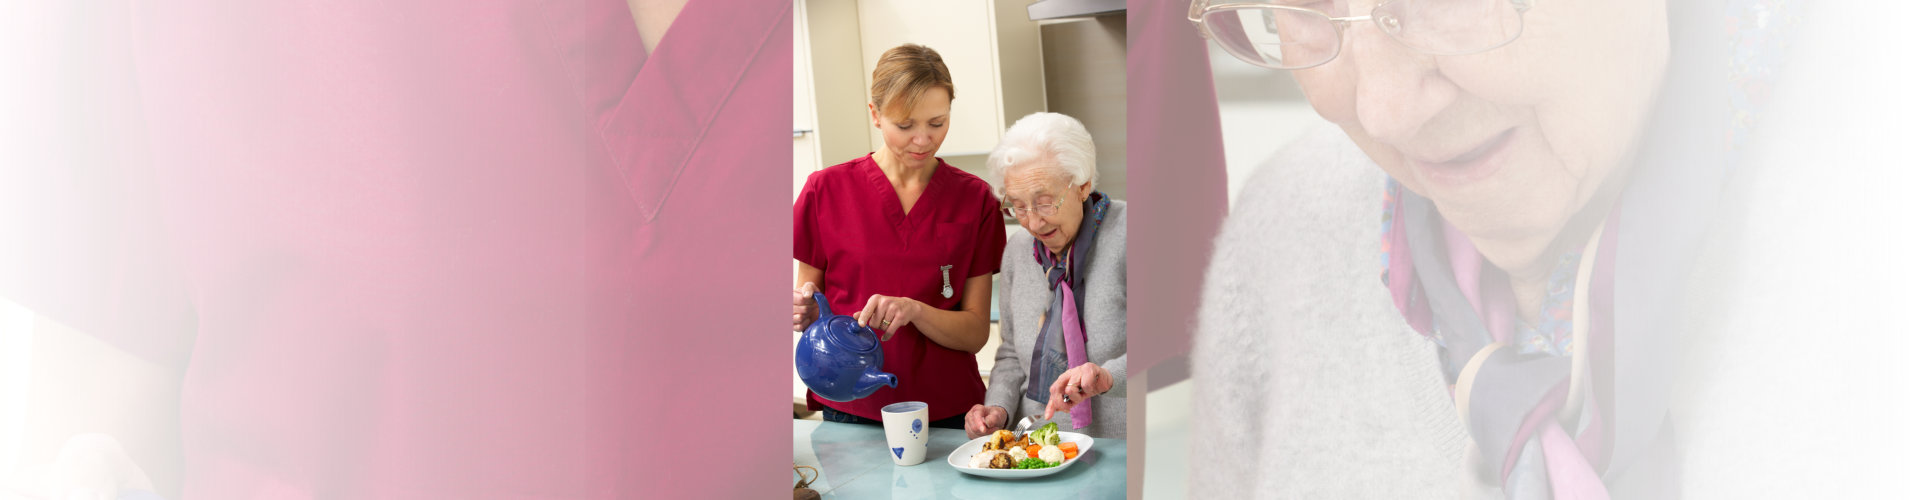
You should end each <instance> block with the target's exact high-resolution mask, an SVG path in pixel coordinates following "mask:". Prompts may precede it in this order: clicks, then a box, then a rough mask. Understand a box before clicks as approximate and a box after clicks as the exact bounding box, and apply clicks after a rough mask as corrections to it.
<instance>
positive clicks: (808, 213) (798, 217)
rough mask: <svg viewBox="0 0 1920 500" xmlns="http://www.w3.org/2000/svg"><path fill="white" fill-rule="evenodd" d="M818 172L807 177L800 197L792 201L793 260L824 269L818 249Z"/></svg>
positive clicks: (822, 256) (819, 174)
mask: <svg viewBox="0 0 1920 500" xmlns="http://www.w3.org/2000/svg"><path fill="white" fill-rule="evenodd" d="M820 176H821V173H820V172H814V173H813V174H812V175H809V176H807V184H806V185H805V186H804V187H801V188H800V197H799V198H798V199H796V200H794V201H793V258H794V260H798V261H800V262H804V263H806V264H807V265H809V266H813V267H814V268H815V269H826V268H827V263H826V259H825V257H826V256H825V255H824V253H825V252H823V251H822V250H821V248H820V234H819V230H820V228H819V225H818V224H816V223H815V221H816V220H818V218H819V213H820V208H819V206H818V203H816V201H815V199H816V198H818V193H819V182H820Z"/></svg>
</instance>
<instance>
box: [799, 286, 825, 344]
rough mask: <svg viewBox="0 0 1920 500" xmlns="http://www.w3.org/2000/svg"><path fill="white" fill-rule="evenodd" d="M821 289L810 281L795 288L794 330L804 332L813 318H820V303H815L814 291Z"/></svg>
mask: <svg viewBox="0 0 1920 500" xmlns="http://www.w3.org/2000/svg"><path fill="white" fill-rule="evenodd" d="M817 291H820V289H819V288H818V287H815V286H813V282H811V281H809V282H806V283H802V284H800V287H799V288H795V289H793V331H795V332H803V331H806V330H807V325H811V324H813V320H815V319H819V318H820V305H819V304H815V303H813V293H814V292H817Z"/></svg>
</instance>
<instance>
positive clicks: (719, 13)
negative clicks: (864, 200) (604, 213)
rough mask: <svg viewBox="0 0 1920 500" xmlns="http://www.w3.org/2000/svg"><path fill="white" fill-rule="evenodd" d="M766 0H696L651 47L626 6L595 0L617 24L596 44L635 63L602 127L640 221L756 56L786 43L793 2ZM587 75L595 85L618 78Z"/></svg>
mask: <svg viewBox="0 0 1920 500" xmlns="http://www.w3.org/2000/svg"><path fill="white" fill-rule="evenodd" d="M767 3H769V2H765V1H763V0H705V1H700V2H689V3H688V4H687V6H686V7H685V8H683V9H682V10H681V11H680V15H679V16H677V17H676V18H675V19H674V21H673V24H672V26H671V27H669V28H668V31H667V33H666V34H665V36H664V37H662V38H661V39H660V43H659V45H658V46H655V47H654V48H653V51H652V53H651V54H649V53H647V51H646V50H645V48H644V47H642V46H641V44H640V34H639V31H638V29H637V28H635V27H634V25H633V17H632V13H631V11H629V10H628V7H627V6H626V5H623V4H622V2H611V1H609V2H606V3H605V4H604V5H601V4H593V5H594V7H595V10H598V11H599V12H598V13H599V14H601V15H603V16H606V17H605V18H603V19H599V20H597V21H593V22H598V23H602V24H601V26H602V28H603V29H608V30H612V31H609V33H610V34H611V41H612V42H613V43H610V44H606V45H603V46H597V47H595V48H596V49H600V50H610V51H611V52H612V54H609V55H610V56H611V58H612V60H614V61H625V64H629V65H632V66H629V67H631V68H632V70H631V71H633V73H632V74H633V77H632V80H631V81H630V82H627V83H626V84H625V85H624V86H623V87H624V91H623V92H619V94H618V95H619V96H620V97H619V98H618V102H617V103H612V102H607V103H606V104H609V105H610V106H609V107H607V108H602V111H601V112H600V115H599V116H598V117H597V118H596V125H597V126H598V128H599V129H600V133H601V135H602V137H603V138H604V139H605V141H606V143H605V144H606V148H607V154H608V155H609V156H610V157H612V159H613V163H614V165H613V166H614V169H615V170H616V171H618V172H619V174H620V177H621V179H622V180H623V181H625V183H626V185H627V190H628V192H629V194H630V195H631V196H632V197H633V201H634V204H635V207H636V208H637V209H639V211H640V216H641V218H642V220H646V221H651V220H652V219H653V217H654V216H655V215H657V214H658V213H659V210H660V207H661V206H662V205H663V204H664V203H665V202H666V199H667V196H668V195H669V194H670V193H672V191H673V187H674V184H675V183H676V182H678V181H679V179H680V173H681V171H682V170H683V169H684V168H685V167H686V162H687V160H688V158H689V157H691V156H692V154H693V151H694V150H695V149H696V148H698V146H699V145H700V144H701V142H702V141H704V140H705V139H706V136H707V132H708V129H709V128H711V127H712V125H713V121H714V119H715V117H716V116H717V115H718V114H719V112H720V108H721V107H722V106H723V105H725V104H726V102H727V101H728V100H729V99H731V98H733V97H734V92H736V91H739V90H740V89H738V88H737V87H738V85H739V83H740V82H741V80H742V79H743V78H744V76H745V74H746V72H747V69H748V67H749V65H750V63H753V62H754V61H755V60H756V59H759V58H762V57H767V56H771V55H775V54H783V52H781V51H782V50H786V49H785V45H784V44H782V43H781V42H784V41H786V38H783V37H784V36H787V34H786V32H785V31H784V30H782V29H780V28H783V27H788V26H791V24H792V21H791V17H789V14H790V9H791V4H790V3H785V2H782V3H779V4H778V5H777V6H770V5H767ZM768 7H774V8H768ZM616 13H617V14H619V15H618V16H615V15H613V14H616ZM616 22H617V23H618V24H624V26H619V29H617V30H615V29H614V27H612V26H611V24H615V23H616ZM582 49H586V47H584V46H583V47H582ZM567 55H568V56H571V57H573V58H574V59H576V60H579V61H580V62H581V63H583V64H585V63H593V62H596V61H599V60H600V59H601V58H596V57H589V56H593V55H594V54H585V53H569V54H567ZM583 69H586V68H583ZM587 73H588V74H592V73H594V71H591V70H590V69H588V71H587ZM589 80H590V81H588V82H586V84H587V87H588V90H594V89H595V87H599V86H601V85H605V84H607V83H613V82H604V81H600V80H599V79H592V78H590V79H589ZM600 90H603V91H604V90H612V89H605V88H602V89H600ZM758 90H759V89H749V90H747V92H756V91H758Z"/></svg>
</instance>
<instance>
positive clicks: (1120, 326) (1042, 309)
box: [986, 200, 1127, 439]
mask: <svg viewBox="0 0 1920 500" xmlns="http://www.w3.org/2000/svg"><path fill="white" fill-rule="evenodd" d="M1013 233H1014V234H1013V237H1011V238H1009V239H1008V240H1007V250H1006V252H1005V253H1003V254H1002V255H1001V257H1000V277H999V279H1000V280H1001V281H1000V285H1001V289H1002V290H1003V291H1004V292H1005V293H1002V294H1000V349H999V352H998V354H996V355H995V356H994V362H993V375H992V377H991V378H989V379H988V382H987V403H986V404H987V406H998V407H1001V408H1005V409H1006V410H1007V426H1008V427H1013V426H1014V425H1015V423H1016V422H1019V421H1020V418H1021V417H1023V416H1027V415H1033V416H1036V417H1038V416H1039V415H1044V414H1045V413H1046V409H1047V408H1046V406H1045V405H1042V404H1040V403H1036V402H1034V401H1032V400H1029V399H1027V398H1026V397H1025V392H1026V386H1027V368H1028V367H1030V366H1032V357H1033V344H1034V341H1035V340H1036V339H1037V338H1038V337H1039V335H1040V321H1041V318H1044V317H1045V316H1046V309H1047V306H1048V305H1049V304H1051V303H1052V301H1053V291H1052V290H1049V289H1047V282H1046V275H1045V274H1044V273H1042V272H1041V269H1040V264H1039V263H1037V262H1034V260H1033V235H1031V234H1027V232H1026V231H1014V232H1013ZM1096 238H1099V240H1098V241H1099V245H1098V247H1097V248H1098V250H1097V251H1095V252H1094V254H1093V257H1092V259H1093V260H1091V261H1089V262H1088V263H1087V264H1086V266H1087V270H1088V272H1087V274H1086V279H1087V296H1086V297H1079V304H1080V314H1081V316H1082V317H1083V318H1085V320H1086V321H1085V325H1086V329H1087V360H1088V361H1090V362H1093V363H1096V364H1099V365H1100V366H1101V367H1102V368H1106V369H1107V371H1108V372H1112V373H1113V389H1112V390H1109V391H1107V393H1106V394H1102V395H1099V396H1095V397H1094V398H1093V399H1092V400H1091V401H1092V404H1093V424H1092V425H1090V426H1088V427H1087V428H1085V429H1073V418H1072V417H1071V416H1070V415H1068V414H1066V413H1056V414H1054V416H1053V420H1052V421H1053V422H1057V423H1059V424H1060V429H1061V430H1071V431H1073V432H1079V433H1083V434H1086V435H1089V436H1093V437H1095V438H1103V439H1104V438H1113V439H1125V438H1126V437H1127V400H1126V399H1125V397H1126V394H1127V202H1124V201H1120V200H1114V201H1113V204H1112V205H1111V206H1109V207H1108V208H1107V218H1106V220H1105V221H1103V222H1102V223H1101V226H1100V234H1099V235H1098V236H1096ZM1039 425H1040V424H1039V423H1035V424H1034V426H1035V427H1038V426H1039Z"/></svg>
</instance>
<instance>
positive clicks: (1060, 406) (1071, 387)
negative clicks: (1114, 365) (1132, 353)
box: [1045, 363, 1113, 419]
mask: <svg viewBox="0 0 1920 500" xmlns="http://www.w3.org/2000/svg"><path fill="white" fill-rule="evenodd" d="M1111 389H1113V374H1112V373H1108V372H1107V369H1106V368H1101V367H1100V365H1096V364H1093V363H1083V364H1081V365H1080V366H1076V367H1073V368H1071V369H1068V370H1067V372H1066V373H1062V374H1060V378H1058V379H1054V381H1053V386H1052V387H1048V388H1047V414H1046V416H1045V418H1047V419H1052V418H1053V413H1054V412H1065V411H1071V410H1073V407H1074V406H1078V405H1079V404H1080V402H1081V401H1086V400H1087V398H1090V397H1094V396H1098V395H1101V394H1106V393H1107V391H1108V390H1111Z"/></svg>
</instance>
